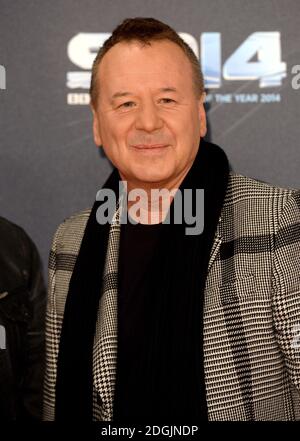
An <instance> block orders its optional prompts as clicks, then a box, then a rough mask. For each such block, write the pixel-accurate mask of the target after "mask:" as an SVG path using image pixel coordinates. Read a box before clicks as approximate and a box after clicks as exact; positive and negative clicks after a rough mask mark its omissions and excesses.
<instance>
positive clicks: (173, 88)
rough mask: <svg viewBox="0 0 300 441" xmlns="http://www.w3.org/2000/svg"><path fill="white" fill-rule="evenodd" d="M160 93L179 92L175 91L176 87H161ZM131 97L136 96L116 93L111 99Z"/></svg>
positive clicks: (129, 93)
mask: <svg viewBox="0 0 300 441" xmlns="http://www.w3.org/2000/svg"><path fill="white" fill-rule="evenodd" d="M158 91H159V92H173V93H176V92H178V91H177V89H175V87H161V88H160V89H158ZM129 95H134V94H133V93H132V92H116V93H114V94H113V96H112V97H111V101H114V100H115V99H117V98H122V97H124V96H129Z"/></svg>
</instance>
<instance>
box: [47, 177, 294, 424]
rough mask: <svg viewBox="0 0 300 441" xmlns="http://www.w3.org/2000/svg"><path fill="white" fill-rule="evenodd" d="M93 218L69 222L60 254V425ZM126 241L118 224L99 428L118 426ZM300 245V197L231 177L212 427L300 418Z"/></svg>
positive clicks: (210, 339)
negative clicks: (67, 331)
mask: <svg viewBox="0 0 300 441" xmlns="http://www.w3.org/2000/svg"><path fill="white" fill-rule="evenodd" d="M89 214H90V210H86V211H83V212H81V213H79V214H77V215H75V216H72V217H70V218H69V219H67V220H65V222H63V223H62V224H61V225H60V226H59V228H58V230H57V232H56V234H55V237H54V240H53V246H52V249H51V252H50V259H49V296H48V308H47V326H46V342H47V343H46V346H47V362H46V378H45V388H44V419H45V420H53V419H54V413H55V381H56V369H57V356H58V348H59V338H60V332H61V326H62V320H63V314H64V306H65V301H66V296H67V293H68V287H69V282H70V278H71V274H72V271H73V268H74V265H75V261H76V257H77V255H78V252H79V248H80V244H81V240H82V237H83V233H84V229H85V226H86V223H87V220H88V217H89ZM119 236H120V225H119V223H118V218H117V216H116V217H115V222H114V223H113V224H112V225H111V227H110V235H109V244H108V251H107V255H106V264H105V269H104V274H103V286H102V291H103V294H102V296H101V300H100V301H101V308H100V311H101V316H100V317H98V321H97V326H96V334H95V338H94V354H93V380H94V394H93V395H94V401H93V413H94V420H102V421H111V420H113V415H112V410H113V394H114V383H115V373H116V353H117V319H116V317H117V286H116V279H117V278H116V273H117V271H118V268H117V266H118V248H119V247H118V244H119ZM299 244H300V192H299V191H296V190H290V189H282V188H277V187H273V186H270V185H267V184H265V183H262V182H258V181H255V180H253V179H249V178H246V177H243V176H240V175H235V174H230V178H229V184H228V189H227V193H226V198H225V201H224V204H223V208H222V212H221V217H220V219H219V223H218V227H217V230H216V234H215V239H214V244H213V248H212V251H211V256H210V262H209V273H208V277H207V282H206V288H205V301H204V370H205V383H206V395H207V396H206V398H207V404H208V417H209V420H211V421H216V420H217V421H225V420H231V421H259V420H295V419H300V246H299ZM195 277H197V274H195ZM99 289H100V287H99ZM82 295H88V292H83V293H82ZM78 381H80V378H78ZM74 387H75V386H74ZM178 405H179V406H180V403H179V404H178Z"/></svg>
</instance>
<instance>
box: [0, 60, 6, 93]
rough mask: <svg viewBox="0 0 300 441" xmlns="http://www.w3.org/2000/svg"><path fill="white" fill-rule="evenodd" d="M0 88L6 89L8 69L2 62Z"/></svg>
mask: <svg viewBox="0 0 300 441" xmlns="http://www.w3.org/2000/svg"><path fill="white" fill-rule="evenodd" d="M0 89H2V90H4V89H6V70H5V67H4V66H1V64H0Z"/></svg>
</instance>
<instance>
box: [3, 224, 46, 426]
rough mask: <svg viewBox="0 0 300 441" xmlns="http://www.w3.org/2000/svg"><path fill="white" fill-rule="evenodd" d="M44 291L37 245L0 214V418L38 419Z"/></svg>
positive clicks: (42, 362)
mask: <svg viewBox="0 0 300 441" xmlns="http://www.w3.org/2000/svg"><path fill="white" fill-rule="evenodd" d="M45 304H46V290H45V286H44V282H43V278H42V274H41V266H40V259H39V255H38V252H37V249H36V247H35V245H34V244H33V242H32V241H31V239H30V238H29V237H28V236H27V234H26V233H25V232H24V230H23V229H22V228H20V227H18V226H17V225H14V224H12V223H10V222H8V221H7V220H6V219H3V218H1V217H0V420H2V421H3V420H24V419H27V420H28V419H32V420H33V419H37V420H38V419H41V416H42V415H41V413H42V384H43V374H44V322H45Z"/></svg>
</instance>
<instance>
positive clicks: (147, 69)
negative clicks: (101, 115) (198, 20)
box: [97, 40, 192, 92]
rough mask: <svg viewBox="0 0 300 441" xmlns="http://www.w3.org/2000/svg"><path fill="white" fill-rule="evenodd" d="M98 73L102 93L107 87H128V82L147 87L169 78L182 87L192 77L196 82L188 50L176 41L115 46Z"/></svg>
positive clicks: (102, 62) (135, 42)
mask: <svg viewBox="0 0 300 441" xmlns="http://www.w3.org/2000/svg"><path fill="white" fill-rule="evenodd" d="M97 76H98V81H99V80H100V88H101V89H102V92H103V88H104V89H109V90H111V89H112V88H114V87H115V86H117V87H126V83H127V84H128V82H132V83H134V84H135V85H136V86H144V87H146V86H147V84H149V85H151V84H153V85H154V84H156V83H157V86H158V85H159V84H158V83H164V82H165V81H168V82H169V86H170V85H174V86H175V85H176V86H177V87H178V86H180V85H182V86H184V85H185V86H186V83H187V81H189V78H190V81H191V83H192V67H191V63H190V60H189V59H188V57H187V56H186V54H185V53H184V51H183V50H182V49H181V48H180V47H179V46H178V45H177V44H175V43H173V42H172V41H168V40H163V41H154V42H151V44H150V45H145V44H142V43H141V42H138V41H132V42H122V43H117V44H116V45H115V46H113V47H112V48H111V49H110V50H109V51H108V52H107V53H106V54H105V55H104V57H103V59H102V60H101V62H100V65H99V69H98V75H97ZM170 81H171V83H172V84H171V83H170ZM163 86H164V85H163Z"/></svg>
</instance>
